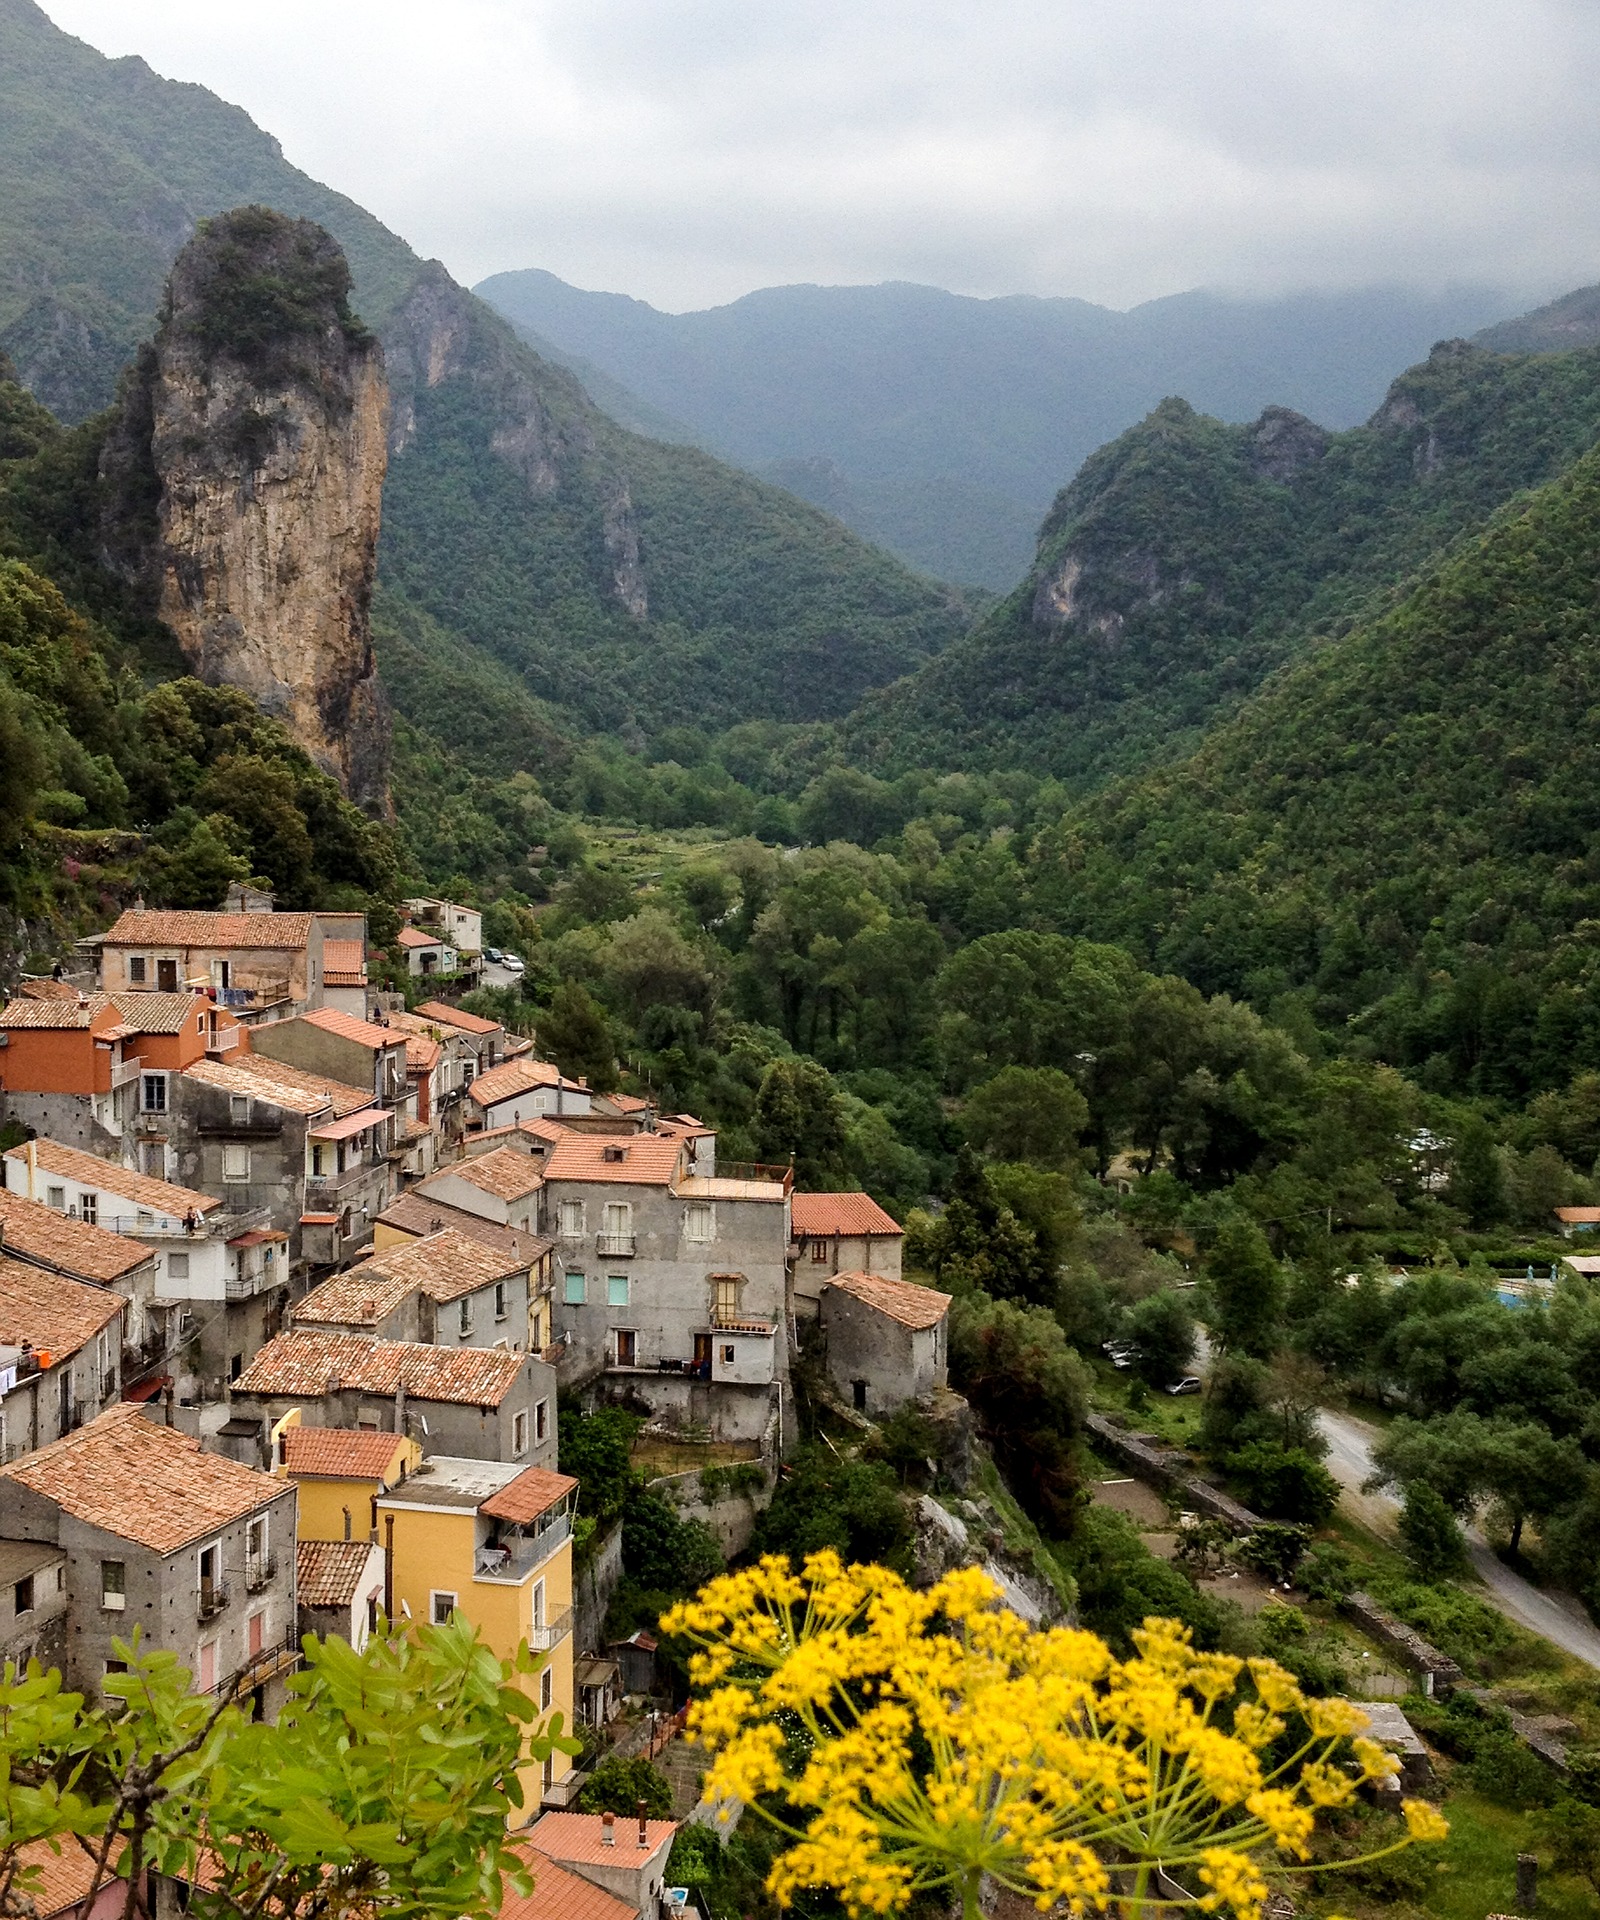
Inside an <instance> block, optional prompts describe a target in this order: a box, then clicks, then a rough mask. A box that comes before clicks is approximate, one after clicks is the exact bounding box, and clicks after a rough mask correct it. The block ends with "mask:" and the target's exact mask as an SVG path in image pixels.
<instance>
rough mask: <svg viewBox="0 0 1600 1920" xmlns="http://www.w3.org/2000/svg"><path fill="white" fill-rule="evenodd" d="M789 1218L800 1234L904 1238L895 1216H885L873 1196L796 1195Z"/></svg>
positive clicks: (790, 1197)
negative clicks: (896, 1236)
mask: <svg viewBox="0 0 1600 1920" xmlns="http://www.w3.org/2000/svg"><path fill="white" fill-rule="evenodd" d="M789 1217H790V1220H791V1221H792V1222H793V1225H794V1230H795V1232H796V1233H797V1234H812V1235H821V1234H834V1233H838V1234H843V1235H845V1236H846V1237H847V1238H854V1237H858V1236H859V1235H861V1234H864V1233H892V1234H896V1235H899V1234H903V1233H904V1232H905V1228H904V1227H902V1226H901V1225H900V1223H899V1221H898V1220H896V1219H895V1217H894V1216H893V1214H889V1213H885V1212H884V1210H883V1208H882V1207H880V1206H879V1205H878V1203H877V1201H876V1200H874V1199H873V1197H872V1195H871V1194H870V1193H794V1194H791V1195H790V1196H789Z"/></svg>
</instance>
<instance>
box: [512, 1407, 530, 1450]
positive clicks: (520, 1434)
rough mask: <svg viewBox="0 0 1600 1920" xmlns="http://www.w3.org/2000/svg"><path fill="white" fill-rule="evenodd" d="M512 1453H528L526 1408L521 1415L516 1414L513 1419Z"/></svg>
mask: <svg viewBox="0 0 1600 1920" xmlns="http://www.w3.org/2000/svg"><path fill="white" fill-rule="evenodd" d="M511 1451H512V1452H513V1453H526V1452H527V1451H528V1414H527V1409H526V1408H524V1409H523V1411H522V1412H521V1413H519V1414H515V1415H513V1417H512V1421H511Z"/></svg>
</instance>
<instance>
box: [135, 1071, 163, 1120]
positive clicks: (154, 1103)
mask: <svg viewBox="0 0 1600 1920" xmlns="http://www.w3.org/2000/svg"><path fill="white" fill-rule="evenodd" d="M140 1082H141V1087H142V1091H143V1102H144V1111H145V1112H146V1113H165V1112H166V1110H167V1076H166V1075H165V1074H164V1073H146V1074H141V1075H140Z"/></svg>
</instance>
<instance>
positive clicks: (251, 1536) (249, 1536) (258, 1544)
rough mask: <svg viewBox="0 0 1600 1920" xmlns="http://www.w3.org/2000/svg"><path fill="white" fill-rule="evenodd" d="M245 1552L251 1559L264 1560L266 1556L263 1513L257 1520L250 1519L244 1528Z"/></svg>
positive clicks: (265, 1526) (265, 1533)
mask: <svg viewBox="0 0 1600 1920" xmlns="http://www.w3.org/2000/svg"><path fill="white" fill-rule="evenodd" d="M244 1550H245V1552H246V1553H247V1554H248V1555H249V1556H250V1558H251V1559H252V1560H265V1559H266V1557H267V1520H266V1515H265V1514H263V1515H262V1517H261V1518H260V1519H259V1520H252V1521H251V1522H250V1525H249V1526H248V1527H247V1528H246V1530H245V1548H244Z"/></svg>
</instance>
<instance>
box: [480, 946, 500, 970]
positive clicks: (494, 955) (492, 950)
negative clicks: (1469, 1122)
mask: <svg viewBox="0 0 1600 1920" xmlns="http://www.w3.org/2000/svg"><path fill="white" fill-rule="evenodd" d="M483 957H484V959H485V960H490V961H493V963H494V964H495V966H499V964H500V962H501V961H502V960H503V959H504V958H505V955H504V954H503V953H502V952H501V951H500V949H499V948H498V947H485V948H484V950H483Z"/></svg>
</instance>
